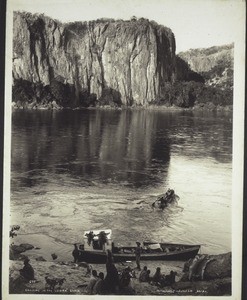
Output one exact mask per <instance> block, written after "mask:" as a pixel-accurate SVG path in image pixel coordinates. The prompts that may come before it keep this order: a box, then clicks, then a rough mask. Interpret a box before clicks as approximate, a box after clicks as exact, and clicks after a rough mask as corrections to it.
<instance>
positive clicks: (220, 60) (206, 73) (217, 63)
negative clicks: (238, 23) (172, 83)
mask: <svg viewBox="0 0 247 300" xmlns="http://www.w3.org/2000/svg"><path fill="white" fill-rule="evenodd" d="M178 57H179V58H180V59H182V60H183V61H185V62H186V63H187V64H188V66H189V68H190V69H191V70H192V71H194V72H196V73H199V74H200V75H201V76H203V78H204V79H205V83H206V85H208V86H214V87H219V88H222V89H229V88H230V89H233V63H234V44H229V45H223V46H214V47H210V48H199V49H190V50H188V51H185V52H180V53H179V54H178Z"/></svg>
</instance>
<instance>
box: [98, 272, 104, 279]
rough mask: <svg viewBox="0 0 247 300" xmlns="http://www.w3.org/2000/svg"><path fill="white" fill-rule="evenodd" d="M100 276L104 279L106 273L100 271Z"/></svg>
mask: <svg viewBox="0 0 247 300" xmlns="http://www.w3.org/2000/svg"><path fill="white" fill-rule="evenodd" d="M99 278H100V279H102V280H103V279H104V273H102V272H100V273H99Z"/></svg>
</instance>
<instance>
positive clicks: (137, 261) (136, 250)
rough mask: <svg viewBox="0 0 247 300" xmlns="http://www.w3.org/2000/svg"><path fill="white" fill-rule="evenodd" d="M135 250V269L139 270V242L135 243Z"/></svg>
mask: <svg viewBox="0 0 247 300" xmlns="http://www.w3.org/2000/svg"><path fill="white" fill-rule="evenodd" d="M136 245H137V247H136V249H135V255H136V265H137V269H138V270H141V266H140V260H141V244H140V243H139V242H136Z"/></svg>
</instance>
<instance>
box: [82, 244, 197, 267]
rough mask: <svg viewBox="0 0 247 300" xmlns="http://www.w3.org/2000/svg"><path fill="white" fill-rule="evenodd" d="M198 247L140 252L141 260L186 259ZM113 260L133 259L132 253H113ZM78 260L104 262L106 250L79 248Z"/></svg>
mask: <svg viewBox="0 0 247 300" xmlns="http://www.w3.org/2000/svg"><path fill="white" fill-rule="evenodd" d="M199 249H200V246H195V247H191V248H190V249H185V250H183V251H179V252H176V251H174V252H171V253H163V252H161V253H143V254H141V260H142V261H146V260H149V261H150V260H151V261H152V260H155V261H162V260H163V261H177V260H182V261H186V260H188V259H190V258H193V257H195V256H196V254H197V253H198V251H199ZM112 255H113V257H114V262H126V261H135V254H134V253H113V254H112ZM79 261H80V262H82V261H83V262H88V263H106V252H104V251H88V250H80V256H79Z"/></svg>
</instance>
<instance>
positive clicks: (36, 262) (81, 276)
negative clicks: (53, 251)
mask: <svg viewBox="0 0 247 300" xmlns="http://www.w3.org/2000/svg"><path fill="white" fill-rule="evenodd" d="M14 240H15V239H14ZM19 241H20V238H18V243H17V242H16V241H15V242H14V243H13V239H11V240H10V242H11V243H12V246H11V249H12V250H11V251H10V253H11V255H10V259H11V260H10V264H9V270H10V274H9V278H10V281H9V288H10V293H11V294H26V293H27V294H54V293H55V294H75V295H78V294H80V295H85V294H87V290H86V287H87V285H88V282H89V278H90V274H89V272H88V264H86V263H74V262H72V255H71V258H70V259H68V260H66V261H65V260H61V259H59V257H58V258H57V259H56V260H54V261H52V258H51V256H50V254H49V255H47V256H46V258H47V257H49V258H50V259H49V261H47V260H46V259H44V258H43V257H42V255H40V254H41V253H42V251H41V250H42V249H41V248H40V247H39V245H30V244H27V243H26V244H24V243H23V245H24V246H22V247H24V248H26V249H29V248H30V250H25V249H24V251H21V252H20V249H21V247H19ZM22 242H27V241H26V240H25V241H24V240H23V241H22ZM13 244H14V245H13ZM18 247H19V248H18ZM31 248H32V249H31ZM21 250H23V249H21ZM229 255H230V254H223V255H221V256H220V255H219V260H218V261H217V259H214V260H215V261H216V262H215V263H214V264H215V266H216V267H217V272H218V273H219V270H221V269H222V272H221V273H222V274H220V275H219V276H218V277H219V278H212V279H213V280H207V281H206V280H204V281H195V282H190V281H188V280H183V279H182V278H183V277H184V276H185V275H186V274H185V273H184V272H183V270H184V264H185V262H183V261H162V262H161V261H145V262H141V268H143V266H144V265H146V266H147V267H148V269H150V271H151V276H153V275H154V273H155V270H156V268H157V267H160V268H161V272H162V274H164V275H168V274H169V273H170V271H171V270H173V271H175V272H177V276H176V283H175V284H174V285H173V286H167V287H163V288H161V287H159V286H156V285H154V284H149V283H142V282H140V281H139V274H140V271H138V270H137V269H136V264H135V262H125V263H116V264H115V265H116V268H117V270H118V271H119V272H121V271H122V270H123V269H125V268H126V267H128V266H129V267H130V268H131V269H132V270H133V271H134V274H135V277H134V278H132V279H131V287H132V290H134V292H135V295H208V296H209V295H229V294H230V292H231V291H230V289H231V277H230V276H229V274H230V273H231V271H230V269H229V270H228V271H227V272H225V270H226V267H227V266H228V265H229V264H230V256H229ZM225 256H226V257H227V263H226V259H225ZM25 257H28V258H29V259H30V264H31V265H32V267H33V269H34V272H35V281H33V282H28V281H24V280H23V279H22V278H21V277H20V273H19V270H20V269H22V267H23V259H24V258H25ZM216 257H217V256H216ZM222 259H223V260H224V261H225V262H224V263H223V260H222ZM90 265H91V266H92V268H93V269H95V270H96V271H97V272H98V273H99V272H103V273H104V274H105V275H106V267H105V264H90ZM209 269H210V268H209ZM211 269H212V268H211ZM229 272H230V273H229ZM211 273H215V270H213V269H212V270H211ZM46 276H48V277H51V278H52V277H53V278H58V279H62V278H65V281H64V282H63V284H62V285H61V286H60V287H59V286H57V287H56V288H55V290H51V288H50V287H49V286H47V284H46V280H45V277H46ZM181 279H182V281H181Z"/></svg>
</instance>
